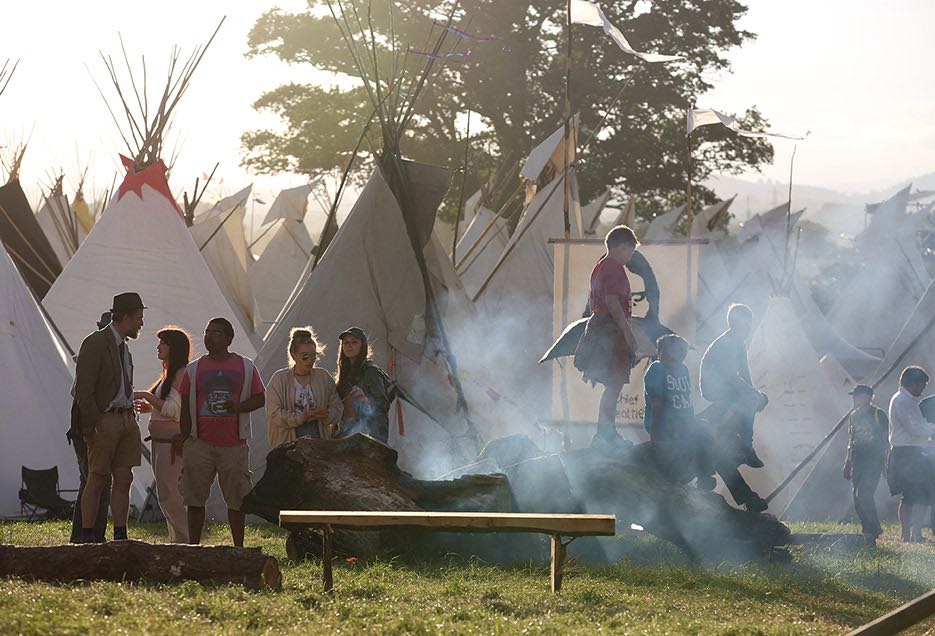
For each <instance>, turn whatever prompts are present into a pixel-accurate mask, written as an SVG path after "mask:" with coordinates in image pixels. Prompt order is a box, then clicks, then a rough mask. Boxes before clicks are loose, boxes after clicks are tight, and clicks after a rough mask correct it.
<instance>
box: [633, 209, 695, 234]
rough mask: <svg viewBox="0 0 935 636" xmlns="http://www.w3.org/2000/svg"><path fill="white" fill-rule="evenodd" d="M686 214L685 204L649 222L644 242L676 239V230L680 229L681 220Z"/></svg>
mask: <svg viewBox="0 0 935 636" xmlns="http://www.w3.org/2000/svg"><path fill="white" fill-rule="evenodd" d="M684 213H685V204H684V203H683V204H682V205H680V206H678V207H677V208H675V209H674V210H669V211H668V212H666V213H664V214H660V215H658V216H657V217H655V218H654V219H653V220H652V221H650V222H649V226H648V227H647V228H646V232H644V233H643V240H646V241H668V240H671V239H674V238H676V228H678V224H679V219H680V218H682V214H684Z"/></svg>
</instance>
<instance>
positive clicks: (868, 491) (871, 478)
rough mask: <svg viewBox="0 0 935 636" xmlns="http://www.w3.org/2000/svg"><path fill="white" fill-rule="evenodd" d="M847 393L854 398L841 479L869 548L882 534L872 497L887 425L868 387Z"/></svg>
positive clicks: (882, 459)
mask: <svg viewBox="0 0 935 636" xmlns="http://www.w3.org/2000/svg"><path fill="white" fill-rule="evenodd" d="M850 394H851V395H852V396H853V398H854V410H852V411H851V413H850V415H849V416H848V421H847V434H848V442H847V458H846V459H845V460H844V479H848V480H850V482H851V484H852V486H853V490H854V509H855V510H856V511H857V517H858V518H859V519H860V525H861V526H862V527H863V533H864V538H865V539H866V541H867V544H868V545H871V546H872V545H876V540H877V537H879V536H880V535H881V534H883V528H882V527H880V518H879V517H878V516H877V505H876V503H875V502H874V500H873V495H874V493H876V491H877V486H878V485H879V484H880V477H881V476H882V475H883V466H884V465H885V463H886V451H887V450H888V449H889V427H890V423H889V419H888V418H887V416H886V412H885V411H883V409H879V408H877V407H875V406H874V405H873V388H872V387H870V386H867V385H866V384H858V385H857V386H855V387H854V390H853V391H851V393H850Z"/></svg>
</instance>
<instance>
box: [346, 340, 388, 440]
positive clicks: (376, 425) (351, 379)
mask: <svg viewBox="0 0 935 636" xmlns="http://www.w3.org/2000/svg"><path fill="white" fill-rule="evenodd" d="M339 338H340V340H341V349H340V351H339V352H338V397H339V398H341V400H342V401H343V402H344V424H343V425H342V426H341V431H342V435H343V436H348V435H353V434H354V433H365V434H367V435H369V436H370V437H372V438H374V439H376V440H379V441H381V442H383V443H384V444H388V443H389V439H390V418H389V412H390V402H392V401H393V400H392V397H391V392H392V391H391V387H392V382H391V381H390V379H389V377H387V375H386V373H385V372H384V371H383V369H381V368H380V367H378V366H377V365H376V364H374V363H373V360H371V356H372V355H373V352H372V351H371V350H370V346H369V343H368V341H367V334H366V333H364V330H363V329H361V328H360V327H351V328H350V329H347V330H346V331H344V333H342V334H341V335H340V336H339Z"/></svg>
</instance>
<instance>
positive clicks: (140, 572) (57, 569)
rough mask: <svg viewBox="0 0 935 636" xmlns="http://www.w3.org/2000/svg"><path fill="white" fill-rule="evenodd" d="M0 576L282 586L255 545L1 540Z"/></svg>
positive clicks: (276, 568)
mask: <svg viewBox="0 0 935 636" xmlns="http://www.w3.org/2000/svg"><path fill="white" fill-rule="evenodd" d="M0 576H3V577H18V578H21V579H28V580H34V581H60V582H67V581H80V580H86V581H88V580H95V581H125V580H131V581H152V582H156V583H176V582H178V581H183V580H193V581H199V582H202V583H216V584H222V583H239V584H242V585H243V586H244V587H247V588H250V589H264V588H270V589H274V590H280V589H282V575H281V574H280V571H279V561H277V560H276V559H275V558H273V557H271V556H268V555H265V554H263V552H262V551H261V550H260V549H259V548H233V547H226V546H198V545H181V544H158V543H146V542H143V541H112V542H109V543H100V544H84V545H56V546H41V547H22V546H15V545H5V544H0Z"/></svg>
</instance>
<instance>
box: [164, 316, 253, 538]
mask: <svg viewBox="0 0 935 636" xmlns="http://www.w3.org/2000/svg"><path fill="white" fill-rule="evenodd" d="M233 340H234V327H233V325H231V323H230V322H229V321H228V320H226V319H224V318H212V319H211V321H210V322H209V323H208V325H207V327H205V335H204V343H205V349H207V351H208V353H207V354H206V355H203V356H201V357H200V358H199V359H197V360H195V361H194V362H192V363H191V364H189V365H188V369H187V373H186V374H185V376H184V378H183V379H182V382H181V384H180V386H179V394H180V395H181V396H182V416H181V428H182V432H181V434H180V435H179V437H178V438H177V441H176V444H177V445H181V446H182V478H181V481H180V484H179V485H180V487H181V490H182V496H183V497H184V499H185V506H186V508H187V509H188V534H189V540H190V542H191V543H193V544H197V543H199V542H200V541H201V531H202V528H203V527H204V522H205V504H206V503H207V501H208V496H209V495H210V494H211V485H212V484H213V483H214V479H215V477H216V478H217V480H218V483H219V484H220V486H221V494H222V495H223V496H224V502H225V503H226V504H227V520H228V522H229V524H230V529H231V538H232V539H233V542H234V545H235V546H237V547H243V537H244V520H245V515H244V513H243V511H242V510H241V506H242V504H243V498H244V497H245V496H246V495H247V493H249V492H250V490H251V489H252V488H253V484H252V483H251V480H250V462H249V449H248V446H247V440H248V439H249V438H250V435H251V427H250V413H252V412H253V411H256V410H257V409H260V408H263V405H264V404H265V403H266V396H265V393H264V387H263V381H262V380H261V379H260V375H259V373H258V372H257V370H256V367H255V366H254V364H253V361H252V360H250V359H249V358H245V357H243V356H240V355H238V354H236V353H232V352H231V351H229V348H230V345H231V342H233Z"/></svg>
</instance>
